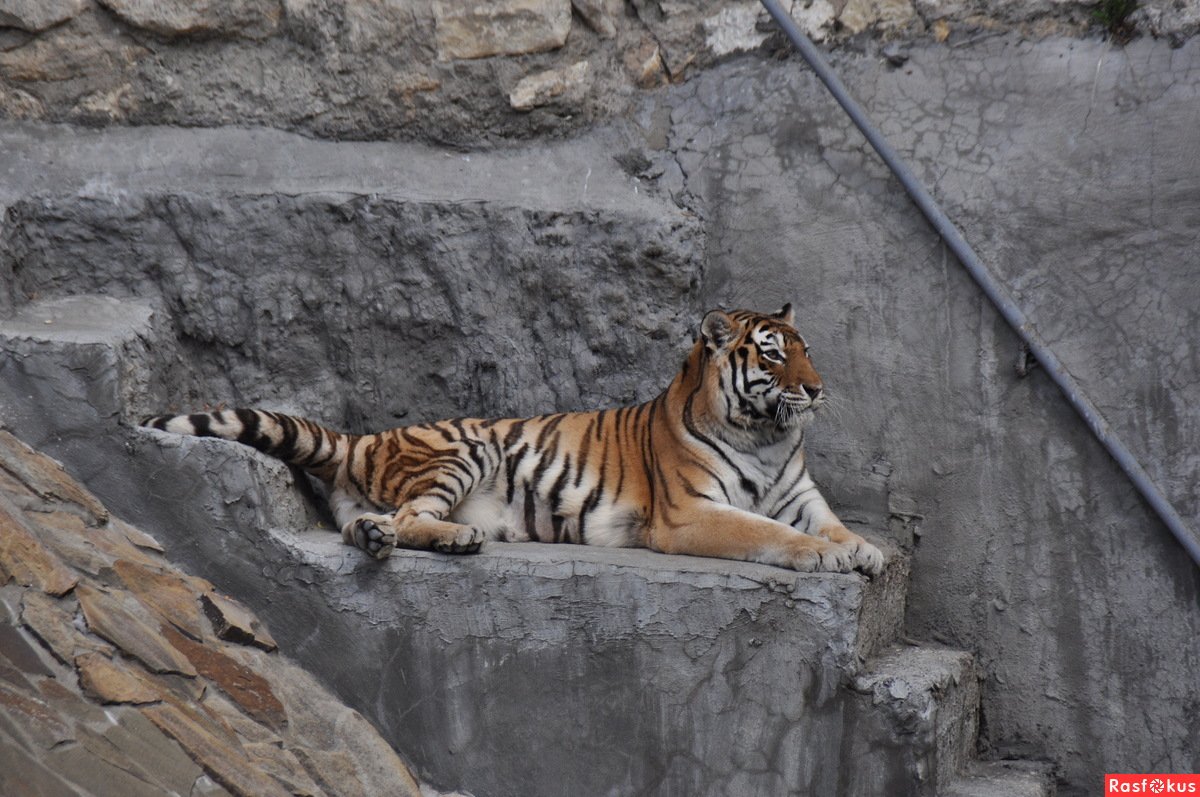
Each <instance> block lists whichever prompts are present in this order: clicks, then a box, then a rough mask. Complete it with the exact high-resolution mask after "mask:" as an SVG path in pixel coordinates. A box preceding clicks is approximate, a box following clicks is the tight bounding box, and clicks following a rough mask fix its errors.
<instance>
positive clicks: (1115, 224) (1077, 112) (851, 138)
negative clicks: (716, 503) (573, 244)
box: [644, 37, 1200, 790]
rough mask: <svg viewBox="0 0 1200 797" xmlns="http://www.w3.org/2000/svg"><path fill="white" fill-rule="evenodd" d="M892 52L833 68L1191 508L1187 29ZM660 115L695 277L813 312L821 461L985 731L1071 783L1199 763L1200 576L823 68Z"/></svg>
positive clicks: (746, 66) (1193, 223)
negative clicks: (1021, 357) (976, 661)
mask: <svg viewBox="0 0 1200 797" xmlns="http://www.w3.org/2000/svg"><path fill="white" fill-rule="evenodd" d="M907 53H908V54H909V55H910V56H911V57H910V60H909V61H908V62H907V64H906V65H905V66H904V67H902V68H900V69H893V68H891V67H888V66H886V65H884V64H883V63H881V62H880V61H879V60H876V59H867V58H843V59H839V60H838V67H839V69H840V70H841V72H842V74H843V77H844V79H845V80H846V82H847V83H848V84H849V86H850V88H851V90H852V92H853V93H854V94H855V95H857V97H858V98H859V99H860V101H861V102H862V103H863V104H864V105H865V106H866V107H867V108H868V110H869V112H870V113H871V115H872V116H873V117H874V118H875V119H877V120H879V122H880V124H881V127H882V128H883V130H884V131H885V133H886V134H887V135H888V136H889V138H890V139H891V141H892V142H893V143H894V145H895V146H896V147H897V148H898V149H899V150H900V151H901V152H904V153H906V154H908V155H909V156H911V157H912V159H913V165H914V168H915V170H916V172H917V173H918V174H919V175H921V176H922V177H923V178H924V179H925V180H927V181H928V182H929V183H930V184H932V185H933V186H934V193H935V194H936V195H938V196H939V197H941V198H942V199H943V200H944V202H945V206H946V208H947V210H948V211H949V213H950V214H951V216H952V217H954V218H956V219H958V220H959V223H960V224H961V226H962V227H963V229H964V231H965V233H966V236H967V238H968V239H969V240H971V241H972V242H973V243H974V244H975V246H976V247H977V249H978V251H979V252H980V254H981V255H982V257H983V259H984V260H985V261H986V262H987V263H988V264H989V265H991V267H992V268H993V269H994V270H995V273H996V274H997V275H998V276H1000V277H1002V278H1003V279H1004V281H1005V282H1006V283H1007V284H1008V285H1009V286H1010V288H1011V290H1012V292H1013V294H1014V296H1015V297H1016V298H1017V299H1018V300H1019V302H1020V303H1021V305H1022V307H1024V308H1025V309H1026V312H1027V313H1028V314H1029V315H1030V316H1031V318H1032V320H1033V322H1034V323H1035V324H1036V325H1037V327H1038V328H1039V330H1040V331H1041V332H1042V334H1043V335H1044V336H1045V337H1046V338H1047V339H1048V340H1049V341H1050V343H1051V344H1052V345H1053V347H1054V349H1055V351H1056V352H1057V353H1058V354H1059V356H1060V357H1061V358H1062V359H1063V360H1064V361H1065V362H1066V364H1067V367H1068V368H1069V369H1070V370H1071V372H1072V373H1073V374H1074V375H1075V376H1076V377H1077V378H1078V379H1079V380H1080V382H1081V383H1082V384H1083V386H1084V388H1085V390H1086V391H1087V392H1088V394H1089V395H1090V396H1091V397H1092V398H1093V400H1094V401H1095V402H1096V403H1097V404H1098V405H1099V406H1100V407H1101V409H1102V410H1103V411H1104V413H1105V416H1106V418H1107V419H1108V421H1109V422H1110V423H1111V424H1112V425H1113V426H1114V427H1115V428H1116V429H1117V430H1118V431H1119V432H1120V433H1121V434H1122V435H1123V436H1124V437H1125V439H1126V440H1127V441H1128V444H1129V445H1130V446H1131V447H1132V448H1133V450H1134V451H1135V452H1136V453H1137V454H1138V455H1139V457H1140V459H1141V460H1142V462H1144V463H1145V465H1146V467H1147V469H1148V470H1149V471H1150V472H1151V473H1152V474H1154V475H1155V476H1156V477H1157V478H1158V479H1159V481H1160V484H1161V485H1162V487H1163V488H1164V490H1165V491H1166V492H1167V494H1168V495H1169V496H1170V497H1171V498H1172V500H1173V501H1174V503H1175V505H1176V506H1177V507H1178V509H1179V511H1180V512H1181V513H1182V514H1183V515H1184V516H1185V517H1186V518H1188V519H1190V521H1191V522H1192V525H1193V527H1198V526H1200V522H1198V521H1200V489H1198V484H1200V481H1198V479H1197V468H1198V466H1200V411H1198V410H1197V406H1200V405H1198V404H1197V402H1196V399H1195V396H1194V393H1195V390H1196V387H1197V384H1198V382H1200V367H1198V365H1200V360H1198V359H1197V357H1198V355H1197V342H1198V339H1200V238H1198V232H1200V88H1198V87H1200V82H1198V81H1197V76H1198V75H1200V43H1198V42H1196V41H1195V40H1192V41H1191V42H1189V43H1188V44H1186V45H1185V46H1183V47H1182V48H1179V49H1172V48H1170V47H1168V46H1167V45H1166V44H1165V43H1161V42H1154V41H1148V40H1140V41H1137V42H1134V43H1133V44H1131V45H1130V46H1129V47H1127V48H1125V49H1119V48H1114V47H1112V46H1110V45H1109V44H1107V43H1103V42H1081V41H1070V40H1048V41H1043V42H1040V43H1037V44H1034V43H1030V42H1026V41H1021V40H1018V39H1016V38H1010V37H998V38H993V39H990V40H987V41H984V42H981V43H979V44H977V45H975V46H974V47H973V48H972V49H971V50H970V51H969V52H967V51H956V50H954V49H952V48H922V47H913V48H910V49H908V50H907ZM666 104H667V105H669V107H670V120H671V124H670V139H669V140H670V142H671V144H670V148H669V149H670V154H671V157H672V158H673V159H674V160H675V161H676V162H677V163H678V165H679V167H680V169H681V171H682V173H683V175H686V177H685V178H681V180H682V185H683V188H684V190H685V193H690V194H691V195H693V196H694V197H695V202H696V205H697V206H698V207H700V208H702V209H703V213H704V215H705V221H706V228H707V230H708V234H709V245H708V254H709V275H708V280H707V281H706V289H707V291H708V294H709V295H710V296H711V297H713V298H714V299H724V298H733V299H736V300H752V301H754V302H755V303H758V304H764V303H765V304H768V305H769V304H773V303H776V302H778V301H779V300H780V299H781V298H790V299H793V300H795V301H796V302H798V304H799V306H800V307H801V308H802V313H801V315H802V319H803V320H802V321H801V322H800V323H801V324H802V326H803V328H804V330H805V332H806V334H807V335H809V336H810V339H811V340H812V341H813V343H814V347H815V349H816V357H817V360H816V362H817V365H818V367H819V368H823V374H824V376H825V378H826V381H827V382H828V383H829V384H830V389H831V391H832V393H833V396H834V400H835V406H837V407H838V408H839V411H837V412H835V413H833V414H832V417H829V418H827V419H826V421H825V422H824V423H823V424H821V425H820V426H819V427H818V428H817V429H816V430H815V431H814V435H813V443H812V444H811V446H810V448H812V449H815V451H816V458H817V462H816V464H814V469H815V470H816V473H817V475H818V477H819V478H823V479H824V482H825V483H826V484H827V485H828V487H829V488H830V490H831V492H832V494H833V497H834V500H835V502H836V504H837V505H838V508H839V509H841V511H842V512H843V513H844V514H846V515H848V516H851V517H855V518H857V519H861V520H863V521H866V522H868V523H870V524H872V525H876V526H879V525H883V524H887V523H889V521H890V524H891V526H892V527H893V528H894V529H895V530H897V531H898V532H900V533H901V536H902V537H903V534H904V533H906V531H908V530H910V529H911V527H915V530H916V531H917V532H918V533H919V535H920V536H919V537H918V543H917V545H916V548H915V559H914V565H913V588H912V591H911V592H910V603H909V612H908V617H909V630H910V633H912V634H913V635H915V636H917V637H919V638H930V639H935V640H940V641H945V642H949V643H952V644H954V645H959V646H963V647H965V648H967V649H971V650H976V651H978V652H979V653H980V655H981V658H982V661H983V665H984V668H985V671H986V674H987V681H986V684H985V693H984V722H985V724H986V731H985V734H986V739H987V741H988V743H990V744H991V745H993V746H994V747H995V748H996V749H997V751H999V752H1000V753H1003V754H1008V753H1013V754H1018V753H1019V754H1027V755H1037V754H1038V753H1039V751H1041V752H1042V753H1044V752H1045V751H1053V752H1052V753H1051V754H1050V755H1051V757H1053V758H1054V759H1055V760H1056V761H1058V763H1059V764H1060V766H1061V767H1062V772H1063V774H1064V775H1065V777H1066V779H1067V781H1068V782H1069V783H1070V784H1071V785H1072V786H1074V787H1075V788H1077V789H1081V790H1089V789H1091V790H1094V789H1095V788H1096V785H1095V784H1096V783H1098V778H1099V774H1098V773H1102V772H1104V771H1106V768H1107V771H1122V770H1125V769H1144V768H1145V767H1146V766H1149V765H1150V762H1155V763H1154V765H1155V766H1161V767H1165V768H1167V769H1180V770H1194V769H1196V768H1197V767H1200V712H1198V711H1197V709H1198V708H1200V692H1198V685H1197V678H1196V672H1197V671H1198V668H1200V605H1198V600H1200V592H1198V589H1197V585H1198V579H1197V571H1196V568H1195V566H1194V565H1193V564H1192V563H1191V562H1190V560H1188V559H1187V556H1186V554H1185V552H1184V551H1183V550H1182V548H1181V547H1180V546H1179V545H1178V544H1177V543H1175V542H1174V541H1173V540H1172V539H1171V538H1170V537H1169V535H1168V533H1167V531H1166V529H1165V528H1164V527H1163V526H1161V525H1160V523H1159V522H1158V521H1157V520H1155V519H1154V517H1153V516H1152V515H1151V514H1150V513H1149V511H1148V510H1147V508H1146V507H1145V506H1144V505H1143V504H1142V502H1141V501H1140V499H1139V498H1138V497H1137V496H1136V494H1135V493H1134V492H1133V489H1132V488H1131V487H1130V485H1129V484H1128V483H1127V481H1126V479H1125V478H1124V477H1123V476H1122V475H1121V474H1120V473H1119V471H1118V470H1117V468H1116V466H1115V465H1114V463H1112V461H1111V460H1110V459H1109V457H1108V456H1107V454H1106V453H1105V452H1104V451H1103V449H1101V448H1100V446H1099V445H1098V444H1097V443H1095V442H1094V441H1093V440H1092V439H1091V437H1090V435H1089V433H1088V432H1087V430H1086V427H1085V426H1084V425H1083V424H1082V423H1081V422H1080V421H1079V420H1078V419H1077V418H1076V417H1075V416H1074V414H1073V412H1072V411H1071V410H1070V408H1069V407H1068V406H1067V404H1066V402H1065V400H1064V399H1063V398H1062V397H1061V396H1060V395H1059V393H1058V392H1057V390H1056V388H1054V387H1053V385H1052V384H1051V383H1050V381H1049V379H1048V378H1047V377H1046V376H1045V375H1044V374H1042V373H1041V372H1038V371H1035V372H1034V373H1033V374H1032V375H1030V376H1029V377H1027V378H1025V379H1020V378H1018V377H1017V376H1016V374H1015V372H1014V366H1015V364H1016V362H1017V359H1018V352H1019V347H1018V343H1017V340H1016V338H1015V335H1013V334H1012V333H1011V332H1010V331H1009V330H1008V328H1007V327H1006V325H1005V324H1004V323H1003V321H1001V320H1000V319H999V318H998V317H997V315H996V313H995V312H994V311H993V310H992V308H991V307H990V305H988V304H987V302H986V300H985V299H984V298H983V296H982V294H981V293H980V292H979V291H978V290H977V289H976V288H975V287H974V285H973V284H972V283H970V282H969V281H968V278H967V277H966V276H965V273H964V272H962V271H961V269H960V267H959V266H958V264H957V263H956V262H954V261H953V260H952V255H949V254H948V253H947V251H946V250H945V249H944V247H942V246H941V245H940V243H939V241H938V239H937V237H936V236H935V235H934V234H933V233H932V232H931V231H930V229H929V228H928V227H927V225H926V224H925V222H924V221H923V219H922V218H921V217H920V216H919V214H918V212H917V211H916V210H915V208H913V207H912V206H911V205H910V203H909V202H908V200H907V199H906V197H905V196H904V195H903V193H902V190H901V188H900V186H899V184H898V183H896V182H895V181H894V180H892V179H891V178H890V177H889V176H888V175H887V174H886V172H885V170H884V167H883V166H882V164H881V163H880V162H879V161H878V160H877V158H876V157H875V156H874V154H873V153H869V152H868V151H867V145H866V144H865V142H864V140H863V139H862V138H861V137H860V136H859V135H858V134H857V132H856V131H853V128H852V127H851V125H850V123H849V121H848V120H847V119H846V118H845V117H844V116H843V115H842V114H841V112H840V111H839V110H837V109H836V107H835V106H834V105H833V104H832V101H831V100H830V99H828V98H827V96H826V95H825V94H824V91H823V89H821V88H820V87H819V86H818V84H817V82H816V80H815V78H813V77H812V76H811V75H809V74H808V73H807V71H806V70H804V69H802V68H801V67H800V66H799V65H791V64H789V65H769V66H768V65H764V64H762V63H761V62H758V61H754V60H745V61H740V62H735V63H730V64H727V65H725V66H723V67H721V68H718V69H715V70H713V71H712V72H711V73H707V74H705V75H704V76H703V77H701V78H700V79H698V80H695V81H693V82H691V83H689V84H688V85H687V86H685V87H683V88H681V89H679V90H677V91H676V92H674V93H673V94H672V95H671V96H670V99H669V100H668V101H667V103H666ZM652 118H653V117H652V115H651V114H647V115H646V116H645V117H644V119H646V120H649V119H652ZM645 123H646V124H647V125H649V122H645ZM667 173H669V172H667ZM664 179H665V178H664Z"/></svg>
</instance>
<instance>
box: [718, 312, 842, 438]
mask: <svg viewBox="0 0 1200 797" xmlns="http://www.w3.org/2000/svg"><path fill="white" fill-rule="evenodd" d="M794 323H795V315H794V313H793V312H792V306H791V305H790V304H786V305H784V306H783V309H782V310H780V311H779V312H778V313H774V314H770V315H763V314H761V313H752V312H749V311H745V310H735V311H733V312H728V313H727V312H724V311H722V310H713V311H711V312H709V313H708V314H707V315H705V316H704V320H703V322H701V325H700V340H699V341H697V346H703V352H704V355H705V356H704V358H703V360H704V364H703V366H702V367H703V368H704V369H705V371H706V373H705V374H704V375H703V380H704V382H705V383H707V384H708V386H709V389H710V391H713V392H712V393H710V402H709V403H710V407H711V408H712V409H713V410H717V411H723V413H724V422H725V423H726V424H727V425H729V426H732V427H734V428H736V429H740V430H744V431H747V432H764V433H769V432H772V431H786V430H790V429H794V428H796V427H800V426H803V425H804V424H806V423H807V422H808V421H809V420H810V419H811V418H812V416H813V413H814V412H815V411H816V410H817V409H818V408H819V407H821V405H823V404H824V403H825V391H824V387H823V385H822V384H821V377H820V376H818V375H817V371H816V369H815V368H813V363H812V359H811V357H810V352H809V348H808V344H807V343H805V341H804V338H803V337H801V336H800V333H799V332H797V331H796V328H795V327H794V326H793V324H794ZM714 405H715V406H714Z"/></svg>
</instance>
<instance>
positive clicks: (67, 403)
mask: <svg viewBox="0 0 1200 797" xmlns="http://www.w3.org/2000/svg"><path fill="white" fill-rule="evenodd" d="M196 392H197V391H196V383H195V380H194V379H193V378H192V377H191V375H190V374H189V372H188V369H187V368H186V366H185V365H184V363H183V361H182V359H181V358H180V355H179V351H178V347H177V345H176V342H175V334H174V332H173V330H172V326H171V321H170V319H169V317H168V316H167V315H166V314H165V313H164V312H163V311H162V310H161V308H159V307H157V306H156V305H155V304H154V303H153V302H150V301H147V300H139V299H115V298H113V297H111V296H104V295H82V296H64V297H58V298H51V299H45V300H41V301H38V302H33V303H29V304H25V305H22V306H20V307H17V308H15V309H14V311H13V312H12V313H11V314H10V315H9V316H8V317H7V318H0V421H3V422H4V423H6V424H7V425H8V426H10V427H11V428H13V429H19V430H21V431H22V432H23V433H24V434H25V436H26V438H32V439H33V441H34V444H37V443H40V442H42V441H43V440H44V439H45V438H46V437H48V436H52V435H58V436H62V435H81V436H87V435H92V434H97V433H99V432H101V431H102V425H103V426H108V425H112V424H113V423H115V422H117V421H120V420H127V419H129V418H130V417H133V418H137V417H138V416H141V415H146V414H149V413H151V412H157V411H161V406H162V403H163V402H166V401H167V400H168V393H175V394H177V395H180V394H182V395H192V394H194V393H196ZM156 407H157V408H156Z"/></svg>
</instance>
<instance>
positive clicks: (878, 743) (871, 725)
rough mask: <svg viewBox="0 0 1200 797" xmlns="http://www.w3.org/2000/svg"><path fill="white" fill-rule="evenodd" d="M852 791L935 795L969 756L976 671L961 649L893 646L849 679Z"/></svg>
mask: <svg viewBox="0 0 1200 797" xmlns="http://www.w3.org/2000/svg"><path fill="white" fill-rule="evenodd" d="M852 689H853V691H854V692H856V693H857V695H858V697H857V699H856V700H854V701H852V703H851V706H850V710H849V711H848V712H847V714H846V721H847V727H846V729H845V733H846V737H847V740H848V747H847V752H849V753H850V754H851V755H850V757H851V758H852V759H853V760H855V761H856V762H857V764H858V765H857V766H856V767H855V768H854V769H853V770H852V771H851V772H850V773H849V774H850V781H849V783H850V789H849V791H848V793H850V794H880V795H885V794H886V795H898V794H915V795H931V794H936V793H937V790H938V789H940V788H942V787H943V786H945V785H946V784H948V783H950V782H951V780H952V779H953V778H954V777H955V776H956V775H957V774H958V772H959V771H960V770H961V769H962V768H963V767H964V766H965V765H966V763H967V762H968V761H969V760H970V759H971V757H972V754H973V753H974V749H975V740H976V736H977V733H978V727H979V690H980V685H979V671H978V668H977V666H976V663H975V659H974V658H973V657H972V656H971V655H970V654H969V653H964V652H963V651H958V650H947V649H943V648H932V647H922V646H917V647H912V646H895V647H892V648H890V649H889V650H886V651H884V652H882V653H881V654H880V655H878V656H876V657H875V658H873V659H872V660H871V661H870V662H869V663H868V666H867V667H866V668H865V669H864V670H863V671H862V672H860V673H858V674H857V675H856V676H855V677H854V679H853V681H852Z"/></svg>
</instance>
